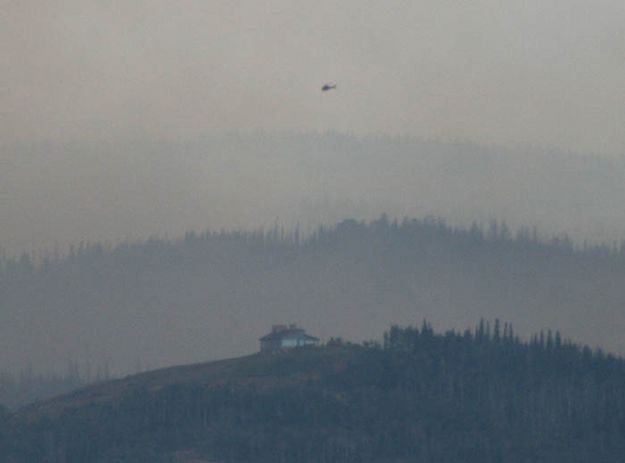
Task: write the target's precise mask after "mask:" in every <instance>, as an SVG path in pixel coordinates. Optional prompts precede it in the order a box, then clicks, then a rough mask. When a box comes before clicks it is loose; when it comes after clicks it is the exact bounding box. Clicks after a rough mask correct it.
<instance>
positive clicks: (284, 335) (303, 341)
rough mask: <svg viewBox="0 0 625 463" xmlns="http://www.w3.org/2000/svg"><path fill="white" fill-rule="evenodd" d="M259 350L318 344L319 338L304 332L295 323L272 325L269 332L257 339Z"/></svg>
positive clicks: (271, 350)
mask: <svg viewBox="0 0 625 463" xmlns="http://www.w3.org/2000/svg"><path fill="white" fill-rule="evenodd" d="M259 341H260V351H261V352H265V353H275V352H281V351H283V350H285V349H293V348H294V347H303V346H318V345H319V338H316V337H314V336H310V335H308V334H306V330H304V329H303V328H298V327H297V325H295V324H291V325H288V326H287V325H273V326H272V327H271V333H269V334H267V335H265V336H263V337H262V338H260V339H259Z"/></svg>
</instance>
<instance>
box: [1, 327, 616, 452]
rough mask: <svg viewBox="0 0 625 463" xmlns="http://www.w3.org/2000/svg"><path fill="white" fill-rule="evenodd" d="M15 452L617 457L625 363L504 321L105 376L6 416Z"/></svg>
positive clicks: (397, 331)
mask: <svg viewBox="0 0 625 463" xmlns="http://www.w3.org/2000/svg"><path fill="white" fill-rule="evenodd" d="M0 435H1V438H0V461H3V462H11V463H44V462H45V463H104V462H107V463H108V462H119V463H121V462H128V463H130V462H132V463H141V462H150V463H161V462H162V463H164V462H177V463H191V462H194V463H199V462H217V461H223V462H267V463H269V462H272V463H275V462H284V463H287V462H288V463H299V462H327V463H330V462H336V463H339V462H340V463H343V462H380V463H381V462H398V463H399V462H424V463H425V462H458V463H460V462H462V463H478V462H479V463H489V462H493V463H494V462H505V463H516V462H519V463H521V462H537V463H542V462H544V463H560V462H562V463H564V462H566V463H578V462H579V463H588V462H591V461H592V462H605V463H607V462H615V463H616V462H622V461H625V362H624V361H623V360H622V359H620V358H617V357H614V356H612V355H608V354H605V353H603V352H602V351H592V350H591V349H589V348H588V347H582V346H579V345H576V344H573V343H571V342H568V341H566V340H563V339H562V338H561V336H560V335H559V334H558V333H551V332H548V333H545V334H541V335H538V336H535V337H533V338H532V340H531V341H529V342H523V341H521V340H519V338H517V337H516V336H515V334H514V332H513V330H512V328H511V327H510V326H508V325H504V326H503V327H501V326H500V324H499V323H498V322H495V323H494V324H493V325H492V327H491V326H489V325H488V324H486V323H484V322H481V323H480V324H479V326H478V327H477V328H476V329H475V330H473V331H469V330H467V331H465V332H464V333H458V332H451V331H450V332H446V333H444V334H438V333H435V332H433V330H432V329H431V327H430V326H429V325H428V324H426V323H424V324H423V326H422V327H421V328H420V329H417V328H411V327H408V328H400V327H392V328H391V329H390V330H389V331H388V332H387V333H385V334H384V338H383V342H382V344H379V343H376V342H369V343H364V344H362V345H360V344H351V343H343V342H340V341H333V342H331V343H328V345H326V346H325V347H321V348H304V349H297V350H292V351H288V352H284V353H282V354H277V355H261V354H256V355H251V356H247V357H241V358H237V359H231V360H223V361H219V362H212V363H205V364H197V365H188V366H181V367H174V368H168V369H164V370H157V371H153V372H149V373H144V374H140V375H135V376H130V377H127V378H124V379H120V380H115V381H108V382H103V383H100V384H98V385H94V386H89V387H86V388H83V389H80V390H77V391H75V392H74V393H71V394H68V395H65V396H61V397H57V398H55V399H52V400H49V401H45V402H42V403H39V404H34V405H31V406H29V407H26V408H24V409H22V410H20V411H18V412H17V413H15V414H9V413H8V412H5V413H4V414H3V415H2V417H1V419H0Z"/></svg>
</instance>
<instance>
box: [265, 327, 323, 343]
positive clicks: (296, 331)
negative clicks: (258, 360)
mask: <svg viewBox="0 0 625 463" xmlns="http://www.w3.org/2000/svg"><path fill="white" fill-rule="evenodd" d="M282 339H306V340H308V341H319V338H316V337H314V336H310V335H308V334H306V331H304V330H303V329H301V328H289V329H285V330H281V331H277V332H273V333H269V334H266V335H265V336H263V337H262V338H260V339H259V341H278V340H282Z"/></svg>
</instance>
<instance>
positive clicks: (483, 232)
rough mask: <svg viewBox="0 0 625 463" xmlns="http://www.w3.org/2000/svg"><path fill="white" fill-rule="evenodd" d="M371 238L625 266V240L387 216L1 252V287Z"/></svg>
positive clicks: (495, 222) (501, 224) (497, 223)
mask: <svg viewBox="0 0 625 463" xmlns="http://www.w3.org/2000/svg"><path fill="white" fill-rule="evenodd" d="M366 238H378V239H380V238H382V239H383V238H386V239H387V240H396V239H397V238H404V239H405V240H406V241H408V242H412V243H414V241H415V239H427V240H430V241H442V242H449V241H450V240H452V241H453V242H454V245H455V246H457V247H458V248H463V247H466V248H472V247H480V246H486V247H488V248H490V249H491V250H493V251H494V252H497V251H498V249H497V248H493V246H492V245H493V244H499V245H512V246H513V249H517V250H519V249H522V250H531V251H534V252H540V253H543V254H547V255H549V254H552V255H562V254H574V255H576V256H579V257H596V258H607V259H613V260H617V261H619V260H622V261H623V262H625V239H624V240H621V241H613V242H611V243H596V242H595V243H593V242H589V241H587V240H584V241H581V242H575V241H573V240H572V239H571V238H570V237H569V236H568V235H567V234H566V233H563V234H560V235H553V236H545V235H542V234H541V233H540V232H539V230H538V229H537V228H536V227H535V226H532V227H530V226H521V227H518V228H517V229H515V230H512V229H510V228H509V227H508V225H507V224H506V222H505V221H498V220H491V221H490V222H488V223H478V222H473V223H472V224H471V226H470V227H463V226H451V225H449V224H448V223H447V221H446V220H445V219H444V218H441V217H435V216H427V217H425V218H423V219H408V218H404V219H403V220H398V219H390V218H389V217H388V216H387V215H386V214H382V215H381V216H380V218H378V219H377V220H374V221H371V222H366V221H363V220H360V221H358V220H354V219H346V220H343V221H342V222H339V223H338V224H337V225H336V226H334V227H326V226H320V227H318V228H317V229H315V230H313V231H312V232H309V233H303V232H301V231H300V228H299V226H298V227H295V228H285V227H284V226H278V225H276V226H274V227H271V228H269V229H264V228H260V229H257V230H254V231H245V230H220V231H210V230H209V231H205V232H202V233H197V232H188V233H186V234H185V236H184V238H182V239H177V240H167V239H159V238H150V239H148V240H145V241H137V242H135V243H122V244H118V245H115V246H111V245H104V244H101V243H84V242H82V243H80V244H79V245H77V246H70V247H69V249H68V251H67V252H66V253H62V252H59V251H55V252H53V253H46V252H38V253H22V254H20V255H19V256H8V255H7V254H6V253H0V278H1V279H0V282H1V281H3V280H5V281H6V280H7V279H10V278H20V277H22V278H23V277H28V276H32V275H33V274H36V273H45V272H48V271H52V270H57V269H58V268H59V267H63V266H68V265H75V264H77V263H80V262H88V261H93V260H96V259H98V258H101V257H102V256H108V257H109V258H115V257H121V256H123V255H128V254H130V255H131V256H133V257H134V256H139V255H141V254H146V253H151V252H153V251H154V249H162V250H166V249H167V250H170V251H171V252H172V255H174V254H176V253H177V252H176V251H173V250H171V249H170V248H172V247H175V248H182V249H181V251H184V250H185V249H191V250H198V249H201V248H205V251H206V248H207V247H212V246H215V245H216V244H217V245H220V246H224V247H226V248H227V246H226V245H227V244H230V245H231V246H233V248H235V249H240V248H242V247H245V246H252V247H254V248H256V249H258V248H265V249H269V250H276V249H278V248H296V249H298V248H301V249H314V248H318V247H325V246H329V245H331V244H332V243H336V242H343V241H345V240H348V241H354V240H361V239H366ZM0 250H1V248H0ZM213 250H214V249H213Z"/></svg>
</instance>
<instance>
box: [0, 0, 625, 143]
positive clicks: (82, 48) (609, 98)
mask: <svg viewBox="0 0 625 463" xmlns="http://www.w3.org/2000/svg"><path fill="white" fill-rule="evenodd" d="M326 81H331V82H336V83H337V84H338V89H337V90H336V91H335V92H330V93H328V94H322V93H321V92H320V91H319V88H320V86H321V84H322V83H323V82H326ZM623 127H625V2H623V1H622V0H593V1H589V0H518V1H503V0H470V1H465V0H384V1H381V0H378V1H371V0H341V1H330V0H317V1H315V2H311V1H308V0H307V1H302V0H265V1H262V2H260V1H258V0H223V1H216V0H201V1H200V0H181V1H169V0H167V1H165V0H133V1H131V2H129V1H127V0H102V1H95V0H43V1H42V0H0V140H2V141H4V142H12V141H16V140H22V141H23V140H33V139H36V140H42V139H44V140H51V139H52V140H57V141H58V140H67V139H85V140H100V139H118V138H120V137H128V136H130V137H139V138H156V139H162V138H178V139H179V138H186V137H194V136H197V135H198V134H202V133H207V132H213V131H221V130H231V129H236V130H250V129H268V130H274V129H296V130H304V131H308V130H326V129H333V130H337V131H347V132H352V133H357V134H360V133H379V132H382V133H405V134H409V135H412V136H415V137H418V138H426V139H439V140H449V139H463V140H467V139H469V140H474V141H478V142H487V143H498V144H533V145H541V146H552V147H558V148H564V149H570V150H575V151H591V152H605V153H613V154H619V153H625V130H623Z"/></svg>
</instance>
